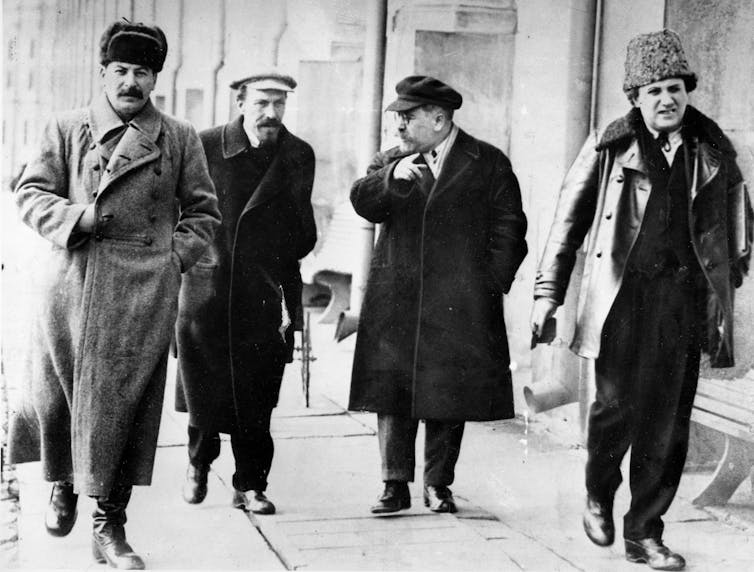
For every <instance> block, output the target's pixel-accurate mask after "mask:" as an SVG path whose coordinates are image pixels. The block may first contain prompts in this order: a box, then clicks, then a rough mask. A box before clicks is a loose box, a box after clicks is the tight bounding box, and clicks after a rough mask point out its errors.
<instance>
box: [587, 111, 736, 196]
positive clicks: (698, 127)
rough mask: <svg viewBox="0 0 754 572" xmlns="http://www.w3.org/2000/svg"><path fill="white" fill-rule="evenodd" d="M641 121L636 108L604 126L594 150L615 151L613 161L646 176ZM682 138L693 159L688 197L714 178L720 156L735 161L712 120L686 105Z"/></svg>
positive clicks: (729, 145)
mask: <svg viewBox="0 0 754 572" xmlns="http://www.w3.org/2000/svg"><path fill="white" fill-rule="evenodd" d="M641 121H643V119H642V117H641V112H640V111H639V110H638V109H637V108H633V109H631V111H629V112H628V113H627V114H626V115H625V116H623V117H621V118H619V119H617V120H615V121H613V122H612V123H610V125H608V126H607V128H606V129H605V131H604V132H603V133H602V137H600V140H599V143H598V144H597V147H596V149H597V151H603V150H605V149H614V150H615V151H616V152H617V155H616V161H617V162H619V163H620V164H621V165H622V166H623V167H625V168H629V169H633V170H636V171H640V172H643V173H646V166H645V164H644V159H643V157H642V154H641V151H640V149H639V142H638V130H639V127H640V123H639V122H641ZM683 138H684V142H685V143H687V146H688V149H687V153H688V154H689V156H690V158H691V160H692V166H691V168H692V173H691V176H692V180H691V181H690V183H691V185H690V186H691V198H692V200H693V198H694V197H695V196H696V195H697V194H698V193H699V191H700V190H701V189H702V188H703V187H704V186H705V185H707V184H708V183H709V182H710V181H711V180H712V179H713V178H714V177H715V175H717V173H718V171H719V168H720V161H721V158H722V156H723V155H726V156H728V157H730V158H731V159H735V157H736V151H735V149H734V148H733V144H732V143H731V142H730V140H729V139H728V138H727V137H726V135H725V134H724V133H723V131H722V129H720V127H719V126H718V125H717V123H715V122H714V121H713V120H712V119H710V118H709V117H707V116H706V115H704V114H703V113H702V112H701V111H699V110H698V109H696V108H695V107H693V106H691V105H689V106H688V107H687V108H686V114H685V115H684V117H683Z"/></svg>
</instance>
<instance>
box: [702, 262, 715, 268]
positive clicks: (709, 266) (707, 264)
mask: <svg viewBox="0 0 754 572" xmlns="http://www.w3.org/2000/svg"><path fill="white" fill-rule="evenodd" d="M704 267H705V268H706V269H707V270H712V269H713V268H714V267H715V263H714V262H712V261H711V260H709V261H708V262H707V263H706V264H705V265H704Z"/></svg>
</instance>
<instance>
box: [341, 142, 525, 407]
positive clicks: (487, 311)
mask: <svg viewBox="0 0 754 572" xmlns="http://www.w3.org/2000/svg"><path fill="white" fill-rule="evenodd" d="M401 157H402V155H401V153H400V151H399V149H398V148H393V149H390V150H389V151H387V152H384V153H378V154H377V155H376V156H375V158H374V160H373V162H372V165H371V166H370V167H369V169H368V174H367V176H366V177H364V178H363V179H359V180H358V181H356V183H354V185H353V188H352V189H351V201H352V203H353V205H354V208H355V209H356V212H357V213H359V214H360V215H361V216H363V217H364V218H366V219H367V220H370V221H372V222H375V223H381V225H382V227H381V231H380V235H379V239H378V242H377V244H376V246H375V251H374V255H373V258H372V262H371V268H370V271H369V278H368V283H367V288H366V292H365V296H364V302H363V307H362V310H361V318H360V321H359V329H358V334H357V339H356V349H355V355H354V364H353V374H352V380H351V394H350V402H349V409H352V410H367V411H376V412H380V413H393V414H401V415H406V416H412V417H414V418H418V419H457V420H461V419H464V420H491V419H505V418H510V417H512V416H513V414H514V411H513V392H512V387H511V375H510V370H509V361H510V360H509V354H508V341H507V337H506V331H505V322H504V319H503V297H502V295H503V293H505V292H508V290H509V289H510V286H511V283H512V281H513V278H514V275H515V273H516V270H517V269H518V267H519V265H520V264H521V261H522V260H523V259H524V257H525V256H526V252H527V248H526V242H525V240H524V236H525V234H526V217H525V216H524V213H523V211H522V208H521V194H520V191H519V186H518V181H517V179H516V176H515V175H514V173H513V170H512V169H511V164H510V162H509V161H508V158H507V157H506V156H505V155H504V154H503V153H502V152H501V151H500V150H499V149H496V148H495V147H493V146H491V145H489V144H487V143H485V142H483V141H479V140H477V139H474V138H473V137H471V136H469V135H468V134H466V133H464V132H463V131H459V132H458V136H457V138H456V141H455V143H454V144H453V146H452V147H451V150H450V152H449V153H448V156H447V158H446V159H445V164H444V166H443V168H442V171H441V172H440V176H439V179H438V180H437V181H436V182H435V183H434V185H433V186H432V187H431V188H424V187H423V186H422V185H421V184H420V183H415V182H408V181H399V180H395V179H394V178H393V170H394V168H395V165H396V163H397V162H398V160H400V158H401Z"/></svg>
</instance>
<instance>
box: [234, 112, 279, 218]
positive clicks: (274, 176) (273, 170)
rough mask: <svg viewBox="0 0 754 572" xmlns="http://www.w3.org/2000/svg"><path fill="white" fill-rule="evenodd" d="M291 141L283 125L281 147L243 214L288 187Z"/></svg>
mask: <svg viewBox="0 0 754 572" xmlns="http://www.w3.org/2000/svg"><path fill="white" fill-rule="evenodd" d="M289 142H290V138H289V137H288V131H287V130H286V129H285V127H281V131H280V147H279V148H278V151H277V153H276V154H275V158H274V159H273V160H272V164H270V167H269V168H268V169H267V172H266V173H265V174H264V176H263V177H262V180H261V181H260V182H259V185H257V188H256V189H254V192H253V193H252V194H251V197H250V198H249V202H247V203H246V206H245V207H244V209H243V213H241V216H243V215H244V214H246V213H247V212H248V211H249V210H251V209H253V208H255V207H258V206H259V205H261V204H263V203H266V202H267V201H269V200H270V199H271V198H272V197H274V196H275V195H277V194H278V193H279V192H280V191H282V190H283V189H284V188H286V185H285V181H286V180H287V173H288V171H289V170H290V168H291V165H290V164H289V163H290V157H289V148H290V145H289Z"/></svg>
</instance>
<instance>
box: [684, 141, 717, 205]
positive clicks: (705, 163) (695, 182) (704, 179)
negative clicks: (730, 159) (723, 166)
mask: <svg viewBox="0 0 754 572" xmlns="http://www.w3.org/2000/svg"><path fill="white" fill-rule="evenodd" d="M692 144H693V148H694V150H695V151H696V152H695V153H692V161H693V167H692V175H691V201H692V202H693V201H694V199H695V198H696V196H697V195H698V194H699V193H700V192H701V190H702V189H703V188H704V187H706V186H707V185H708V184H709V183H710V181H712V179H714V178H715V177H716V176H717V173H718V172H719V171H720V158H719V157H718V156H717V154H715V153H713V152H712V150H711V149H710V148H709V146H707V145H702V144H700V142H699V140H698V139H696V138H694V140H693V142H692Z"/></svg>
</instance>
